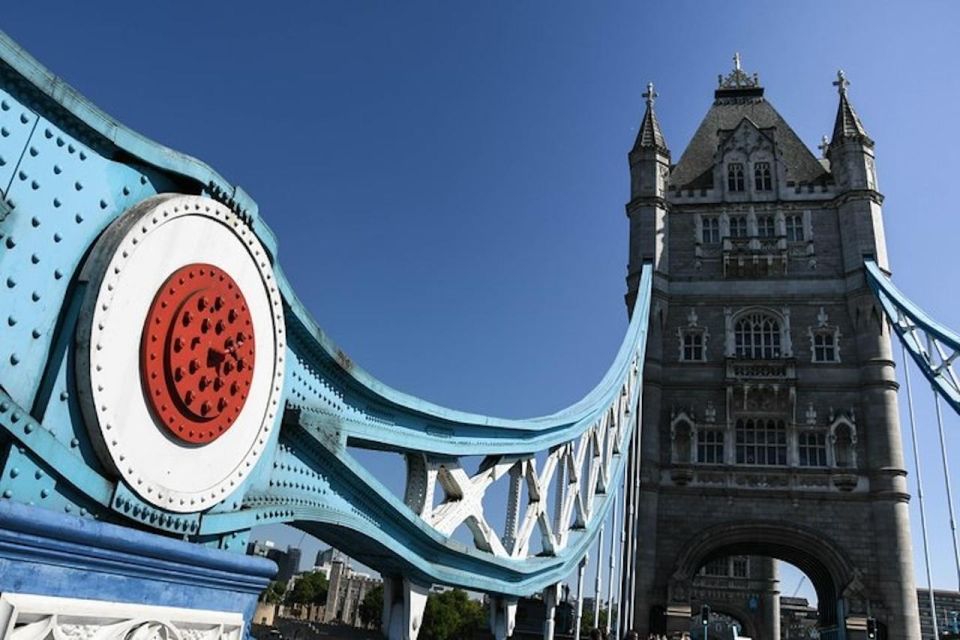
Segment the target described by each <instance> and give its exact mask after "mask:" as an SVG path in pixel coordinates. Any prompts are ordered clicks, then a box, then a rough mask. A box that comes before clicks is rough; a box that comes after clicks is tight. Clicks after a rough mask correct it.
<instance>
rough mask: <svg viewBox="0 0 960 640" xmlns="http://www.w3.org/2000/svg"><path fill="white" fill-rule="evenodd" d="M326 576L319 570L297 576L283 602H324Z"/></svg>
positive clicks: (325, 597) (289, 603) (325, 596)
mask: <svg viewBox="0 0 960 640" xmlns="http://www.w3.org/2000/svg"><path fill="white" fill-rule="evenodd" d="M327 587H328V585H327V578H326V576H324V575H323V574H322V573H320V572H319V571H313V572H311V573H304V574H303V575H301V576H300V577H298V578H297V581H296V582H295V583H294V584H293V589H291V590H290V593H289V594H287V599H286V601H285V603H284V604H288V605H291V604H324V603H325V602H326V601H327Z"/></svg>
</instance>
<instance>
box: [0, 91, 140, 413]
mask: <svg viewBox="0 0 960 640" xmlns="http://www.w3.org/2000/svg"><path fill="white" fill-rule="evenodd" d="M10 100H11V101H12V98H10ZM13 104H14V105H15V106H16V108H15V109H11V112H15V111H19V112H20V113H21V116H20V120H26V121H27V122H31V123H33V125H32V127H31V132H32V133H31V135H30V136H29V138H28V140H27V149H26V151H25V152H24V153H22V155H21V157H20V159H19V162H18V163H17V166H16V171H15V172H14V174H13V176H12V182H11V184H10V186H9V189H8V190H7V194H6V197H7V201H8V202H9V203H10V204H11V206H12V211H11V213H10V215H8V216H7V218H6V220H4V222H3V233H4V235H5V236H6V237H5V243H6V251H4V252H3V254H2V255H0V273H2V274H3V276H4V282H3V286H2V288H0V308H3V309H4V310H7V312H8V313H7V317H6V318H5V320H6V325H7V326H6V327H4V329H5V331H4V333H5V338H6V340H5V341H4V345H3V349H2V351H3V352H2V353H0V378H2V379H3V380H4V381H5V387H6V390H7V392H8V393H9V394H10V395H11V396H12V397H13V398H14V399H15V400H16V401H17V402H19V403H21V404H23V405H25V406H32V405H33V402H34V399H35V394H36V391H37V387H38V384H39V382H40V380H41V378H42V376H43V373H44V369H45V368H46V367H47V365H48V359H47V355H48V353H49V349H50V346H51V343H52V340H53V334H54V330H55V328H56V326H57V322H58V318H59V314H60V311H61V308H62V305H63V303H64V301H65V300H66V292H67V288H68V287H69V286H70V284H71V283H72V281H73V274H74V273H75V271H76V269H77V268H78V267H79V263H80V260H81V258H82V256H83V255H84V253H85V251H86V249H87V247H89V246H90V244H91V243H92V242H93V240H94V239H95V238H96V237H97V236H98V235H99V234H100V232H101V231H103V229H104V228H105V227H106V226H107V225H108V224H109V223H110V222H112V221H113V220H114V219H115V217H116V216H117V215H118V214H119V213H121V212H123V211H124V210H125V209H126V208H127V207H129V206H130V205H131V204H133V203H135V202H138V201H139V200H141V199H143V198H144V197H147V196H149V195H153V193H154V192H153V188H152V186H151V185H150V183H149V181H148V180H147V177H146V175H144V174H143V173H141V172H140V171H137V170H136V169H134V168H132V167H130V166H127V165H124V164H121V163H117V162H112V161H110V160H107V159H106V158H104V157H103V156H101V155H99V154H97V153H95V152H94V151H93V150H91V149H90V148H89V147H88V146H87V145H85V144H83V143H81V142H79V141H78V140H77V139H75V138H74V137H72V136H70V135H68V134H67V133H66V132H64V131H63V130H62V129H61V128H59V127H58V126H56V125H55V124H53V123H52V122H50V121H49V120H47V119H46V118H42V117H37V116H35V115H33V116H31V118H28V117H27V116H26V115H25V114H27V113H28V110H27V109H26V107H24V106H23V105H21V104H20V103H19V102H13ZM29 113H32V112H29ZM23 127H24V128H26V127H27V124H23ZM11 137H12V136H11ZM9 151H15V147H10V148H9ZM7 153H8V147H7V145H6V144H5V143H4V142H3V141H2V139H0V155H2V154H7ZM54 373H55V372H54Z"/></svg>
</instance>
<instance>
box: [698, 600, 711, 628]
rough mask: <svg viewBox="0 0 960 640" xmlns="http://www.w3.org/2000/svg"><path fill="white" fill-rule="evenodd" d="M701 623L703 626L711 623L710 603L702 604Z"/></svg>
mask: <svg viewBox="0 0 960 640" xmlns="http://www.w3.org/2000/svg"><path fill="white" fill-rule="evenodd" d="M700 624H702V625H703V626H707V625H708V624H710V605H708V604H704V605H701V606H700Z"/></svg>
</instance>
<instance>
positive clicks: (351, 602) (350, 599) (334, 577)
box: [322, 558, 382, 627]
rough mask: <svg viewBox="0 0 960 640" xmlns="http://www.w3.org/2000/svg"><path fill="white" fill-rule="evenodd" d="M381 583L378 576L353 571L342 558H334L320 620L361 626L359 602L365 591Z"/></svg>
mask: <svg viewBox="0 0 960 640" xmlns="http://www.w3.org/2000/svg"><path fill="white" fill-rule="evenodd" d="M381 583H382V581H381V580H380V579H378V578H372V577H370V576H369V575H367V574H364V573H357V572H355V571H353V569H351V568H350V565H348V564H347V563H346V562H345V561H344V559H341V558H335V559H334V560H333V563H332V567H331V570H330V586H329V590H328V591H327V603H326V606H325V608H324V612H323V620H322V621H323V622H330V621H332V620H337V621H340V622H343V623H344V624H348V625H351V626H354V627H360V626H363V623H362V621H361V620H360V604H361V603H362V602H363V599H364V597H366V595H367V593H368V592H369V591H371V590H372V589H374V588H376V587H377V586H378V585H380V584H381Z"/></svg>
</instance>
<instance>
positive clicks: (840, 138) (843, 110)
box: [830, 69, 873, 147]
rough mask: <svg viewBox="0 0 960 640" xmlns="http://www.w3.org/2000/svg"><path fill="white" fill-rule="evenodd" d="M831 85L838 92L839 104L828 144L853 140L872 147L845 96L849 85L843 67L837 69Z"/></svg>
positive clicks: (858, 118)
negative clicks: (831, 136)
mask: <svg viewBox="0 0 960 640" xmlns="http://www.w3.org/2000/svg"><path fill="white" fill-rule="evenodd" d="M833 86H835V87H837V91H838V92H839V93H840V105H839V107H837V119H836V121H835V122H834V124H833V139H832V140H831V141H830V145H831V146H833V145H836V144H840V143H841V142H848V141H854V142H859V143H861V144H864V145H867V146H870V147H873V140H871V139H870V136H868V135H867V132H866V130H865V129H864V128H863V123H862V122H860V117H859V116H858V115H857V112H856V111H854V110H853V105H852V104H850V99H849V98H847V87H848V86H850V81H849V80H847V78H846V76H845V75H844V73H843V69H840V70H839V71H837V79H836V80H835V81H834V82H833Z"/></svg>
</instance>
